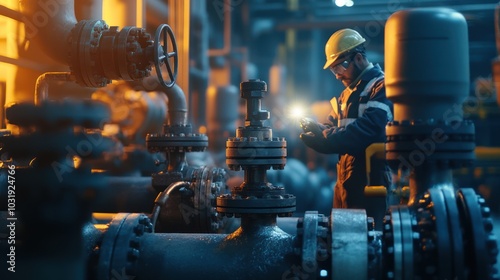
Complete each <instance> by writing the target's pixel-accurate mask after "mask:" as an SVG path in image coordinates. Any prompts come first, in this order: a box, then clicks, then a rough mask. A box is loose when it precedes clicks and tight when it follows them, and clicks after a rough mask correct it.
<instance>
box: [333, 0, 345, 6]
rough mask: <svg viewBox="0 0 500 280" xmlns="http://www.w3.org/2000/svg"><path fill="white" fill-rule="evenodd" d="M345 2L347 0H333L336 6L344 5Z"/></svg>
mask: <svg viewBox="0 0 500 280" xmlns="http://www.w3.org/2000/svg"><path fill="white" fill-rule="evenodd" d="M346 2H347V0H335V5H337V7H344V5H345V4H346Z"/></svg>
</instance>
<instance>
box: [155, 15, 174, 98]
mask: <svg viewBox="0 0 500 280" xmlns="http://www.w3.org/2000/svg"><path fill="white" fill-rule="evenodd" d="M162 35H163V38H161V37H162ZM168 38H170V41H171V44H172V48H173V50H172V51H171V52H169V51H168ZM160 39H161V41H162V43H163V44H162V45H160ZM153 49H154V65H155V68H156V75H157V76H158V81H159V82H160V84H161V85H162V86H164V87H168V88H170V87H172V86H173V85H174V84H175V79H176V77H177V68H178V64H179V63H178V62H179V59H178V56H177V43H176V42H175V36H174V32H173V31H172V28H171V27H170V26H169V25H168V24H161V25H160V26H158V28H157V29H156V33H155V40H154V45H153ZM163 64H165V66H166V68H167V73H168V77H169V78H170V81H168V82H166V81H165V80H164V79H163V73H162V70H161V66H162V65H163ZM172 64H173V65H172ZM172 66H173V69H172ZM172 70H173V71H172Z"/></svg>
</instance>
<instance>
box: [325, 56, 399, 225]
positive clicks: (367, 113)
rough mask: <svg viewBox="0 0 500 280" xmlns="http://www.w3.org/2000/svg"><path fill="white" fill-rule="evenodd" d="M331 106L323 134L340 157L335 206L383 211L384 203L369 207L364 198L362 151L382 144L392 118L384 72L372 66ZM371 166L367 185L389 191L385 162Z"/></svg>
mask: <svg viewBox="0 0 500 280" xmlns="http://www.w3.org/2000/svg"><path fill="white" fill-rule="evenodd" d="M331 103H332V106H333V107H334V108H333V110H332V114H331V115H330V116H329V120H330V121H331V123H330V125H329V126H328V128H327V129H326V130H324V131H323V135H324V136H325V138H326V139H327V141H328V143H329V145H331V151H332V152H333V153H338V154H339V162H338V164H337V183H336V185H335V190H334V191H335V194H334V196H335V198H334V207H335V208H363V209H367V212H370V211H371V210H370V209H371V208H373V207H375V208H377V209H380V208H384V207H385V202H384V204H383V205H381V204H379V205H376V206H374V205H371V204H370V203H371V201H373V200H370V199H367V198H366V197H365V196H364V187H365V186H366V184H367V178H366V160H365V150H366V148H367V147H368V146H369V145H370V144H372V143H377V142H381V143H384V142H385V140H386V139H385V126H386V124H387V122H389V121H392V118H393V106H392V103H391V102H390V101H389V100H388V99H387V98H386V96H385V86H384V72H382V69H381V68H380V66H379V65H374V66H373V67H372V68H371V69H369V70H367V71H365V72H364V73H363V74H362V76H361V78H360V80H359V81H358V82H357V83H356V85H355V86H354V87H353V88H349V87H348V88H346V89H345V90H344V91H343V92H342V93H341V94H340V97H339V98H338V101H336V99H335V98H333V99H332V102H331ZM335 107H336V108H335ZM371 163H372V165H371V173H370V174H371V175H370V185H383V186H385V187H387V188H389V185H390V172H389V168H388V167H387V164H386V162H385V160H383V159H379V160H377V159H372V161H371ZM383 211H385V208H384V209H383ZM373 216H379V215H372V217H373Z"/></svg>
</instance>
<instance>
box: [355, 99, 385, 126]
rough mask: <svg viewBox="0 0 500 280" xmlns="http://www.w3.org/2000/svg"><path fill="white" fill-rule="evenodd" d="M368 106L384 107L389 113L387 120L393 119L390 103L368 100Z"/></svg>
mask: <svg viewBox="0 0 500 280" xmlns="http://www.w3.org/2000/svg"><path fill="white" fill-rule="evenodd" d="M360 108H361V106H360ZM366 108H378V109H382V110H384V111H385V112H386V113H387V120H388V121H392V112H391V108H390V107H389V105H387V104H385V103H382V102H380V101H368V102H367V103H366ZM363 111H364V110H363Z"/></svg>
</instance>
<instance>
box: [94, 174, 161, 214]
mask: <svg viewBox="0 0 500 280" xmlns="http://www.w3.org/2000/svg"><path fill="white" fill-rule="evenodd" d="M107 180H108V184H107V186H106V188H104V189H102V190H100V191H99V194H98V195H97V196H96V198H95V200H94V201H93V203H92V211H93V212H102V213H116V212H133V213H149V212H151V209H152V208H153V202H154V200H155V198H156V196H157V195H158V192H157V191H156V190H155V189H154V188H153V187H152V186H151V177H108V179H107Z"/></svg>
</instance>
